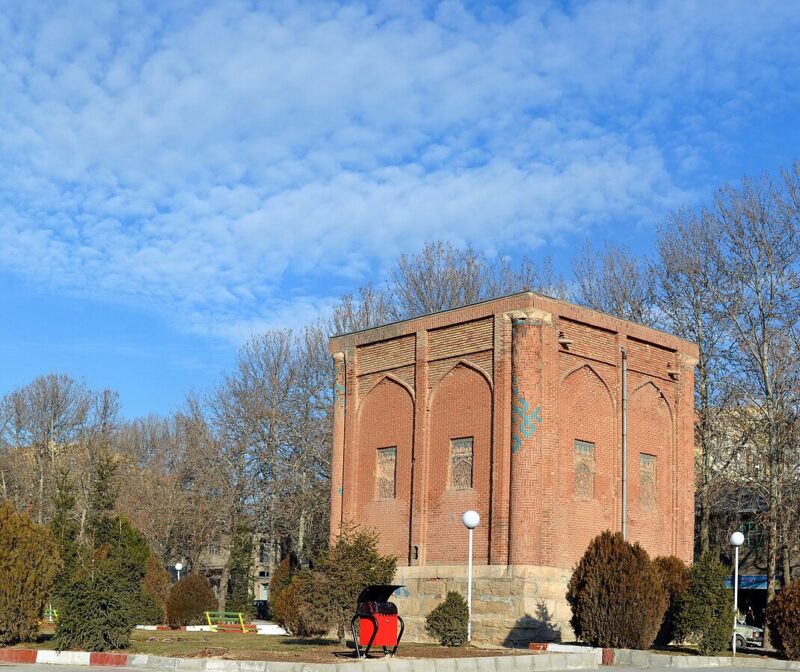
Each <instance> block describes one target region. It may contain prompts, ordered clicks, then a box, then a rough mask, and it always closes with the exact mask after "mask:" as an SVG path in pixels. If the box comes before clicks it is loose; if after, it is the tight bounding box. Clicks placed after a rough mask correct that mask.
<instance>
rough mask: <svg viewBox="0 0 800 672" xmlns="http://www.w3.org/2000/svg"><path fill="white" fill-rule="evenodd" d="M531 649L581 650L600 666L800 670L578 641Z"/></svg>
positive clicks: (787, 664) (780, 663)
mask: <svg viewBox="0 0 800 672" xmlns="http://www.w3.org/2000/svg"><path fill="white" fill-rule="evenodd" d="M528 648H529V649H531V650H532V651H539V652H542V653H544V652H580V651H585V652H587V653H591V654H592V655H594V656H595V657H596V659H597V661H598V664H599V665H617V666H623V667H627V666H631V667H641V668H654V669H657V668H665V667H749V668H752V667H754V668H757V669H763V670H793V671H797V672H800V661H793V660H778V659H777V658H761V657H758V658H756V657H752V656H746V657H740V658H733V657H732V656H671V655H667V654H660V653H650V652H649V651H638V650H636V649H600V648H592V647H588V646H579V645H577V644H558V643H550V642H548V643H532V644H529V645H528Z"/></svg>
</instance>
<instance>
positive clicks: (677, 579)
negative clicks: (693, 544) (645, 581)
mask: <svg viewBox="0 0 800 672" xmlns="http://www.w3.org/2000/svg"><path fill="white" fill-rule="evenodd" d="M653 565H654V566H655V568H656V572H657V573H658V576H659V578H660V579H661V585H662V586H663V588H664V590H665V591H667V611H666V613H665V614H664V622H663V623H662V624H661V629H660V630H659V631H658V634H657V635H656V643H658V644H663V645H666V644H669V643H670V642H672V641H673V640H680V636H679V634H678V609H679V608H680V601H681V598H682V597H683V593H684V591H685V590H686V586H687V583H688V581H689V568H688V567H687V566H686V563H685V562H684V561H683V560H681V559H680V558H676V557H675V556H674V555H669V556H666V557H660V558H656V559H655V560H653Z"/></svg>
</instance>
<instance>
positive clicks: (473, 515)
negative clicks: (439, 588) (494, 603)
mask: <svg viewBox="0 0 800 672" xmlns="http://www.w3.org/2000/svg"><path fill="white" fill-rule="evenodd" d="M461 522H463V523H464V527H466V528H467V529H468V530H469V551H468V560H467V614H468V616H467V641H468V642H471V641H472V531H473V530H474V529H475V528H476V527H478V525H479V524H480V522H481V517H480V515H479V514H478V512H477V511H472V510H470V511H465V512H464V516H463V517H462V518H461Z"/></svg>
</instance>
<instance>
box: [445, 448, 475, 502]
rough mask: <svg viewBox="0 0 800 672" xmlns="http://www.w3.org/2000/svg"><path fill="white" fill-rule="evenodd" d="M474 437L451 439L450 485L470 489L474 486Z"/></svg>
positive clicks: (459, 488) (460, 488) (457, 488)
mask: <svg viewBox="0 0 800 672" xmlns="http://www.w3.org/2000/svg"><path fill="white" fill-rule="evenodd" d="M472 444H473V441H472V437H471V436H467V437H464V438H461V439H451V440H450V487H451V488H454V489H456V490H468V489H469V488H471V487H472Z"/></svg>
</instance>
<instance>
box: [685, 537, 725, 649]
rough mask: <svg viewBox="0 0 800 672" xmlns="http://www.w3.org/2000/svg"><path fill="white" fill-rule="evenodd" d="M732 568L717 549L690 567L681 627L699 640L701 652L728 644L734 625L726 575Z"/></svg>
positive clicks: (691, 636)
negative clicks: (722, 561) (726, 564)
mask: <svg viewBox="0 0 800 672" xmlns="http://www.w3.org/2000/svg"><path fill="white" fill-rule="evenodd" d="M729 575H730V571H729V570H728V568H727V567H725V566H724V565H723V564H722V563H721V562H720V561H719V560H718V559H717V558H716V556H715V555H714V554H713V553H704V554H703V555H702V556H701V558H700V560H698V561H697V562H696V563H694V565H692V567H691V568H690V569H689V577H688V583H687V586H686V590H685V592H684V594H683V597H682V598H681V601H680V607H679V610H678V621H677V629H678V632H679V633H680V635H681V636H683V637H684V638H687V639H688V638H691V639H692V640H694V641H696V642H697V648H698V651H699V652H700V655H703V656H708V655H712V654H714V653H717V652H719V651H724V650H725V649H727V648H728V644H729V643H730V640H731V635H732V633H731V628H732V625H733V604H732V600H731V594H730V592H729V591H728V590H727V589H726V588H725V579H726V578H728V576H729Z"/></svg>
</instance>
